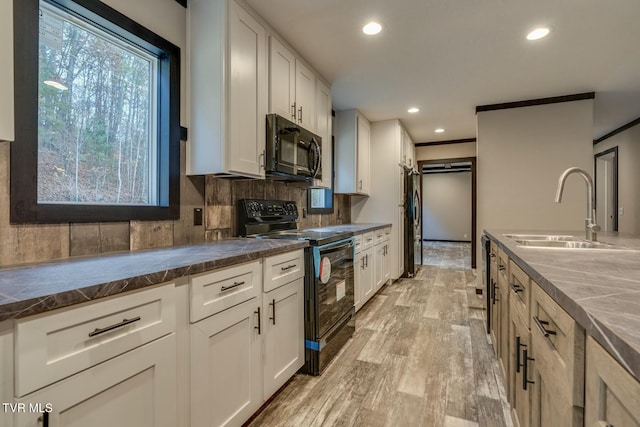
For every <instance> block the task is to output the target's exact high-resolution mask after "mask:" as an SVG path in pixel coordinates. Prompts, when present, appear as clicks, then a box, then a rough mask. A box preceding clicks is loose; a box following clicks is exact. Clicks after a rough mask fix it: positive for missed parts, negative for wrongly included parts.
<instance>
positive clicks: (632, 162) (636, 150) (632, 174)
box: [594, 125, 640, 234]
mask: <svg viewBox="0 0 640 427" xmlns="http://www.w3.org/2000/svg"><path fill="white" fill-rule="evenodd" d="M613 147H618V207H620V208H623V209H624V215H622V216H620V215H618V231H619V232H622V233H631V234H640V191H639V190H638V188H639V187H640V167H639V166H638V165H640V125H636V126H634V127H632V128H630V129H627V130H626V131H624V132H621V133H619V134H617V135H614V136H612V137H611V138H609V139H606V140H605V141H603V142H601V143H599V144H598V145H596V146H595V147H594V154H597V153H601V152H603V151H605V150H608V149H610V148H613Z"/></svg>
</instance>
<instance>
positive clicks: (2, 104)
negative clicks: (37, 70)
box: [0, 0, 14, 141]
mask: <svg viewBox="0 0 640 427" xmlns="http://www.w3.org/2000/svg"><path fill="white" fill-rule="evenodd" d="M0 40H2V43H1V44H0V57H1V58H2V65H0V141H13V140H14V134H13V1H12V0H0Z"/></svg>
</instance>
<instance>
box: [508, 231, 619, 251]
mask: <svg viewBox="0 0 640 427" xmlns="http://www.w3.org/2000/svg"><path fill="white" fill-rule="evenodd" d="M505 237H508V238H509V239H512V240H513V241H515V242H516V243H517V244H518V246H524V247H530V248H561V249H616V250H625V249H626V248H621V247H619V246H614V245H611V244H609V243H604V242H592V241H590V240H583V239H579V238H577V237H575V236H568V235H561V234H505Z"/></svg>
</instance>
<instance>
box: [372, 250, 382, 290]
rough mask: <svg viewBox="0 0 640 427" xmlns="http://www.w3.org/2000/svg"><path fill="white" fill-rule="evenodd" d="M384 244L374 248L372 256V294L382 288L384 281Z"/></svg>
mask: <svg viewBox="0 0 640 427" xmlns="http://www.w3.org/2000/svg"><path fill="white" fill-rule="evenodd" d="M384 258H385V256H384V244H379V245H376V246H374V255H373V283H374V288H373V290H374V292H376V291H377V290H378V289H380V288H381V287H382V283H383V280H384Z"/></svg>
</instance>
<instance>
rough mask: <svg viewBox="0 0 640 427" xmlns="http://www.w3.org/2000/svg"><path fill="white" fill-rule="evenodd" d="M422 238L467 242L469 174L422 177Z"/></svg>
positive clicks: (469, 195)
mask: <svg viewBox="0 0 640 427" xmlns="http://www.w3.org/2000/svg"><path fill="white" fill-rule="evenodd" d="M422 238H423V239H425V240H454V241H468V242H470V241H471V172H455V173H428V174H424V175H422Z"/></svg>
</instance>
